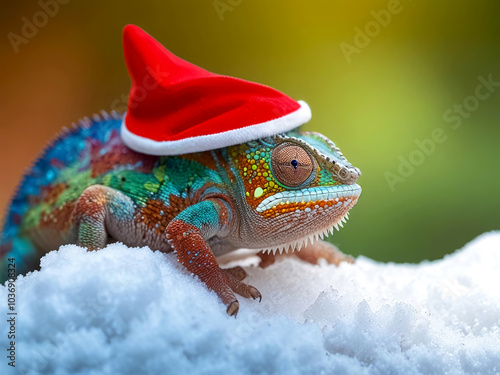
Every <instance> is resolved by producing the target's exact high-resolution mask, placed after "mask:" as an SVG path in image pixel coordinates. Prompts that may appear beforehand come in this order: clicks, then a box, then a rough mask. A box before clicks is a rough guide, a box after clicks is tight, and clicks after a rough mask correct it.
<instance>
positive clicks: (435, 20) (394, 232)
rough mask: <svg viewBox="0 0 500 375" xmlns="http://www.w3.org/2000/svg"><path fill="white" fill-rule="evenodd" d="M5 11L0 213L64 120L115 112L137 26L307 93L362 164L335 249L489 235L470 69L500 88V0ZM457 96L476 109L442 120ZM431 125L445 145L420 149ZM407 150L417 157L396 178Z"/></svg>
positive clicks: (492, 160) (495, 132)
mask: <svg viewBox="0 0 500 375" xmlns="http://www.w3.org/2000/svg"><path fill="white" fill-rule="evenodd" d="M0 10H1V11H0V17H1V21H2V22H1V23H0V35H2V39H1V44H0V56H1V59H0V69H1V71H2V72H3V74H2V80H1V82H0V87H1V90H0V118H1V121H0V172H1V177H0V181H1V183H0V209H3V208H4V207H6V205H7V203H8V199H9V197H10V196H11V195H12V193H13V192H14V190H15V186H16V184H17V183H18V181H19V179H20V178H21V176H22V174H23V171H24V170H25V169H26V168H27V167H28V166H29V165H30V163H31V162H32V161H33V159H34V158H35V157H36V156H37V154H38V153H39V152H40V151H41V149H42V148H43V147H44V145H46V144H47V142H49V141H50V139H51V138H52V137H53V136H54V135H55V134H56V133H57V132H58V131H59V130H60V128H61V127H63V126H67V125H69V124H70V123H72V122H74V121H75V120H77V119H79V118H81V117H84V116H89V115H92V114H93V113H95V112H98V111H100V110H101V109H104V110H108V111H109V110H112V109H116V110H121V111H123V110H124V109H125V101H126V95H127V93H128V90H129V85H130V81H129V78H128V75H127V71H126V68H125V65H124V62H123V57H122V45H121V32H122V28H123V26H124V25H125V24H127V23H134V24H137V25H139V26H141V27H142V28H144V29H145V30H146V31H148V32H149V33H150V34H152V35H153V36H154V37H155V38H157V39H158V40H159V41H160V42H162V43H163V44H164V45H165V46H166V47H167V48H169V49H170V50H171V51H172V52H174V53H175V54H177V55H178V56H180V57H182V58H184V59H186V60H188V61H190V62H193V63H195V64H198V65H200V66H202V67H204V68H206V69H208V70H210V71H213V72H216V73H220V74H227V75H233V76H237V77H240V78H244V79H249V80H253V81H257V82H260V83H264V84H267V85H270V86H273V87H275V88H277V89H279V90H281V91H283V92H285V93H287V94H289V95H290V96H292V97H294V98H296V99H304V100H306V101H307V102H308V103H309V105H310V107H311V108H312V112H313V119H312V121H311V122H310V124H308V125H307V129H309V130H317V131H321V132H322V133H324V134H325V135H327V136H328V137H330V138H331V139H332V140H333V141H334V142H336V143H337V145H339V146H340V148H341V150H342V151H343V152H344V154H345V155H346V156H347V158H348V159H349V160H350V161H351V162H352V163H353V164H354V165H355V166H358V167H359V168H360V169H361V170H362V172H363V176H362V177H361V178H360V180H359V183H360V184H361V185H362V187H363V194H362V196H361V198H360V200H359V203H358V205H357V206H356V207H355V208H354V209H353V211H352V214H351V220H350V221H349V222H348V224H347V225H346V227H345V229H343V230H342V231H341V232H339V233H336V234H335V235H334V236H333V237H332V238H331V240H332V242H334V243H336V244H338V245H339V246H340V247H341V249H342V250H344V251H345V252H348V253H351V254H354V255H358V254H364V255H367V256H370V257H372V258H375V259H380V260H393V261H419V260H421V259H426V258H427V259H435V258H439V257H442V256H443V255H444V254H446V253H449V252H452V251H453V250H455V249H457V248H460V247H461V246H462V245H463V244H464V243H466V242H467V241H469V240H471V239H472V238H473V237H475V236H476V235H478V234H480V233H482V232H485V231H488V230H492V229H499V219H500V214H499V204H498V203H499V199H498V192H499V191H500V177H499V174H498V172H499V167H498V163H499V161H500V158H499V156H500V127H499V115H500V106H499V102H500V90H499V89H496V88H495V87H493V88H492V90H493V91H492V92H490V95H489V96H488V98H487V99H477V98H476V99H474V97H475V96H476V88H477V86H478V85H480V84H481V80H480V77H483V78H484V79H488V77H489V76H490V77H492V80H493V81H495V82H497V81H498V82H500V23H499V22H498V19H500V17H499V16H500V12H499V11H500V3H498V2H495V1H478V2H474V3H472V2H456V1H451V0H442V1H439V2H435V1H434V2H433V1H430V0H425V1H424V0H420V1H411V0H401V1H396V0H391V1H365V2H361V3H359V2H347V1H339V0H335V1H326V0H321V1H311V2H307V3H306V2H304V1H284V0H279V1H272V2H269V1H263V0H260V1H248V0H220V1H219V0H215V1H213V0H210V1H202V0H199V1H195V0H182V1H180V0H179V1H159V0H157V1H153V0H147V1H142V2H137V1H121V2H103V1H101V2H98V1H82V0H59V1H56V0H40V1H23V2H21V1H13V0H3V1H2V4H1V5H0ZM41 13H45V16H44V15H43V14H41ZM27 22H28V23H34V24H35V29H36V30H33V28H32V29H31V30H30V29H29V27H28V28H27V26H26V24H27ZM36 24H38V25H39V26H36ZM23 28H24V29H23ZM32 34H33V35H32ZM21 40H22V41H21ZM482 90H483V91H481V92H484V93H486V92H487V91H484V90H488V89H487V88H486V89H485V88H484V87H483V88H482ZM496 90H498V92H496ZM470 97H473V98H472V99H470ZM476 102H477V105H476ZM454 105H462V107H463V106H464V105H467V107H468V108H469V109H471V108H473V110H464V109H462V111H465V112H464V114H463V115H461V114H459V116H460V117H459V119H460V125H461V126H459V127H458V126H455V127H454V125H456V124H457V123H455V121H458V120H456V119H455V120H454V121H453V122H452V121H451V120H450V118H449V117H448V120H447V118H446V114H447V113H448V115H451V114H453V115H454V116H457V112H455V110H454V108H456V107H454ZM450 110H451V111H452V112H448V111H450ZM436 128H439V129H442V131H443V132H444V134H445V137H446V140H445V141H444V142H442V143H436V142H434V146H435V147H434V148H433V149H432V152H429V153H428V154H424V158H423V159H422V160H420V159H418V158H416V157H417V156H419V157H420V158H421V156H422V155H418V152H419V150H420V149H419V146H418V142H419V141H420V142H423V141H424V140H426V139H432V134H433V131H434V129H436ZM428 151H429V150H428ZM422 152H423V151H422ZM412 158H413V159H412ZM417 159H418V160H417ZM402 160H405V161H406V163H410V164H412V161H411V160H413V164H418V165H413V164H412V167H413V168H412V167H410V168H409V170H406V171H405V173H404V176H403V174H401V173H400V171H398V169H401V168H403V171H404V167H401V163H403V164H404V163H405V162H402ZM417 161H418V163H417ZM407 169H408V168H407ZM394 176H399V177H397V178H398V179H397V180H394ZM391 181H392V182H391ZM395 181H396V182H395Z"/></svg>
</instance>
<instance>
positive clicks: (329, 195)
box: [256, 184, 361, 212]
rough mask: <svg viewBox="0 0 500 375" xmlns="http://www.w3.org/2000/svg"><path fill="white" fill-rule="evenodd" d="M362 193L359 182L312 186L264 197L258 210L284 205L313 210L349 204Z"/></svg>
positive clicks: (307, 210)
mask: <svg viewBox="0 0 500 375" xmlns="http://www.w3.org/2000/svg"><path fill="white" fill-rule="evenodd" d="M360 194H361V186H359V185H358V184H352V185H335V186H326V187H312V188H308V189H302V190H291V191H283V192H281V193H276V194H273V195H271V196H270V197H267V198H266V199H264V200H263V201H262V202H260V204H259V205H258V206H257V208H256V210H257V212H265V211H267V210H272V211H276V210H279V209H280V208H281V206H283V209H286V210H287V211H288V210H289V209H290V208H292V209H304V211H306V212H309V211H311V209H312V208H311V206H312V207H315V206H317V205H321V206H322V207H324V206H326V208H328V207H331V206H335V207H340V206H342V205H344V206H346V207H347V206H348V205H349V204H350V203H351V202H352V201H353V200H354V199H356V198H358V197H359V196H360Z"/></svg>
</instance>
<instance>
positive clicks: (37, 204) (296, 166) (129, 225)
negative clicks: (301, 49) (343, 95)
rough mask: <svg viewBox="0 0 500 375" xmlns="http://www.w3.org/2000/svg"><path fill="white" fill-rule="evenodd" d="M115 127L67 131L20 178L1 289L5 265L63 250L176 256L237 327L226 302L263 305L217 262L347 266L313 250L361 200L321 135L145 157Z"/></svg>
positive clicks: (33, 262) (327, 248)
mask: <svg viewBox="0 0 500 375" xmlns="http://www.w3.org/2000/svg"><path fill="white" fill-rule="evenodd" d="M122 119H123V115H120V114H118V113H116V112H113V113H110V114H108V113H105V112H103V113H102V114H100V115H95V116H93V117H92V118H85V119H83V120H80V121H79V123H78V124H73V126H72V127H70V128H65V129H64V130H63V131H62V132H61V133H60V134H59V135H58V136H57V137H56V138H55V139H54V140H53V141H52V142H51V143H50V144H49V145H48V146H47V147H46V149H45V150H44V151H43V152H42V153H41V155H40V156H39V157H38V159H37V160H36V161H35V162H34V164H33V166H32V167H31V168H30V169H29V170H28V171H27V172H26V174H25V176H24V178H23V180H22V182H21V184H20V186H19V188H18V190H17V193H16V194H15V195H14V197H13V199H12V201H11V203H10V206H9V207H8V209H7V212H6V215H5V219H4V223H3V228H2V231H1V239H0V263H1V264H0V270H1V271H0V272H3V273H1V275H0V276H1V282H2V283H3V282H5V280H6V278H7V275H6V270H7V267H6V262H7V259H9V258H11V259H12V258H14V259H15V260H16V268H17V271H18V273H27V272H29V271H32V270H34V269H36V268H37V266H38V263H39V259H40V258H41V257H42V256H43V255H44V254H45V253H47V252H48V251H51V250H54V249H57V248H58V247H59V246H61V245H64V244H77V245H79V246H82V247H86V248H87V249H88V250H89V251H92V250H97V249H101V248H103V247H105V246H106V244H108V243H111V242H115V241H119V242H122V243H124V244H125V245H127V246H130V247H137V246H141V247H142V246H149V247H150V248H151V249H152V250H159V251H161V252H165V253H168V252H172V251H173V252H175V253H176V255H177V259H178V261H179V262H180V263H181V264H182V265H183V266H184V267H185V268H186V269H187V271H189V272H191V273H192V274H193V275H196V276H197V277H198V278H199V280H201V281H202V282H203V283H204V284H205V285H206V286H207V287H208V288H209V289H211V290H213V291H215V293H216V294H217V296H218V297H219V298H220V300H221V301H222V302H223V304H224V305H225V306H226V310H227V314H229V315H234V316H236V314H237V313H238V310H239V302H238V299H237V298H236V294H238V295H240V296H242V297H245V298H253V299H257V298H259V300H260V299H261V298H262V296H261V294H260V292H259V291H258V290H257V289H256V288H255V287H253V286H251V285H248V284H245V283H244V282H243V279H244V278H245V276H246V273H245V271H244V270H243V269H242V268H241V267H234V268H229V269H223V268H221V267H220V266H219V264H218V261H217V258H218V257H219V256H221V255H223V254H227V253H230V252H232V251H234V250H236V249H239V248H249V249H256V251H258V250H260V251H263V253H261V254H266V256H273V255H274V254H279V253H282V252H286V253H287V252H290V253H292V252H293V253H294V254H299V255H300V256H301V257H302V258H304V259H306V260H307V259H308V260H309V261H311V260H312V261H315V260H317V258H319V257H326V258H328V257H330V259H333V260H334V262H335V261H341V260H348V259H349V257H347V256H344V254H342V253H340V251H338V250H336V248H335V247H334V246H333V245H330V244H329V243H327V242H325V241H321V240H320V239H322V238H323V237H324V236H325V235H327V234H328V232H331V233H333V229H334V228H336V229H339V228H338V226H339V225H342V223H343V222H345V220H346V219H347V218H348V215H349V210H350V209H351V208H352V207H353V206H354V205H355V204H356V202H357V201H358V197H359V196H360V194H361V188H360V186H359V185H358V184H357V183H356V181H357V179H358V177H359V176H360V171H359V169H358V168H355V167H353V166H352V165H351V164H350V163H349V162H348V161H347V159H346V158H345V157H344V156H343V154H342V153H341V151H340V150H339V148H338V147H337V146H336V145H335V144H334V143H333V142H332V141H331V140H329V139H328V138H327V137H325V136H324V135H322V134H320V133H315V132H307V131H301V130H300V129H295V130H293V131H289V132H286V133H284V134H277V135H275V136H271V137H266V138H261V139H257V140H255V141H251V142H246V143H242V144H238V145H234V146H229V147H224V148H220V149H214V150H208V151H204V152H197V153H190V154H183V155H172V156H155V155H146V154H142V153H139V152H136V151H133V150H132V149H130V148H128V147H127V146H126V145H125V144H124V142H123V140H122V138H121V137H120V125H121V123H122ZM299 250H300V251H299ZM263 256H264V255H263ZM263 259H264V258H263Z"/></svg>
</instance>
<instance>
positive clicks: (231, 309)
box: [226, 301, 240, 318]
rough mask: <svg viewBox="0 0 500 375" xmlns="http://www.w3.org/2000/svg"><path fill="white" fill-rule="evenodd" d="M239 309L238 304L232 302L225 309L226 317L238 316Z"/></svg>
mask: <svg viewBox="0 0 500 375" xmlns="http://www.w3.org/2000/svg"><path fill="white" fill-rule="evenodd" d="M239 309H240V303H239V302H238V301H233V302H231V303H230V304H229V306H228V307H227V310H226V311H227V315H229V316H234V317H235V318H236V315H238V310H239Z"/></svg>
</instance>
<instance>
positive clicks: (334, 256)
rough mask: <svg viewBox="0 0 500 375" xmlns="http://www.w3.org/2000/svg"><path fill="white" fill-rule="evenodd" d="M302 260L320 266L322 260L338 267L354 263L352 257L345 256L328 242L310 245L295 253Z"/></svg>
mask: <svg viewBox="0 0 500 375" xmlns="http://www.w3.org/2000/svg"><path fill="white" fill-rule="evenodd" d="M294 254H295V255H297V256H298V257H299V258H300V259H302V260H304V261H306V262H309V263H312V264H318V260H319V259H320V258H323V259H326V261H327V262H328V263H330V264H335V265H336V266H338V265H339V264H340V262H347V263H354V258H353V257H352V256H350V255H347V254H344V253H343V252H342V251H340V250H339V249H338V248H337V247H336V246H335V245H332V244H331V243H330V242H326V241H317V242H315V243H313V244H309V245H307V246H306V247H304V248H302V249H300V251H295V252H294Z"/></svg>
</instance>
